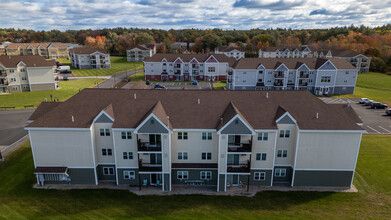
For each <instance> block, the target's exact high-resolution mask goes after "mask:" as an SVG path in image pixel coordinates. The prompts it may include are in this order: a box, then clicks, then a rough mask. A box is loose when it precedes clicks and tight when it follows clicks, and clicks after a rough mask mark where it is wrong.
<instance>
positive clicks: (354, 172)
mask: <svg viewBox="0 0 391 220" xmlns="http://www.w3.org/2000/svg"><path fill="white" fill-rule="evenodd" d="M361 138H362V134H361V135H360V140H359V142H358V147H357V154H356V160H355V161H354V169H353V174H352V180H351V181H350V188H351V187H352V185H353V179H354V174H356V165H357V159H358V153H359V152H360V147H361Z"/></svg>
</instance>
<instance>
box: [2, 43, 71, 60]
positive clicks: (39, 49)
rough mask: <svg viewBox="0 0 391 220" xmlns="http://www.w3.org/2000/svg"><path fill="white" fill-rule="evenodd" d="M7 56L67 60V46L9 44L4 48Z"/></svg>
mask: <svg viewBox="0 0 391 220" xmlns="http://www.w3.org/2000/svg"><path fill="white" fill-rule="evenodd" d="M5 52H6V55H7V56H15V55H39V56H42V57H45V58H47V59H56V58H68V57H69V50H68V46H67V45H64V44H62V43H11V44H8V45H6V46H5Z"/></svg>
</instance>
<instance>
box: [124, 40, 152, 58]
mask: <svg viewBox="0 0 391 220" xmlns="http://www.w3.org/2000/svg"><path fill="white" fill-rule="evenodd" d="M155 54H156V45H155V44H139V45H137V46H135V47H131V48H129V49H128V50H126V58H127V61H128V62H143V61H144V58H145V57H151V56H153V55H155Z"/></svg>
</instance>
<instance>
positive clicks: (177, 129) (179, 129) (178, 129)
mask: <svg viewBox="0 0 391 220" xmlns="http://www.w3.org/2000/svg"><path fill="white" fill-rule="evenodd" d="M172 131H204V132H208V131H209V132H213V131H216V129H201V128H200V129H198V128H194V129H193V128H189V129H182V128H175V129H172Z"/></svg>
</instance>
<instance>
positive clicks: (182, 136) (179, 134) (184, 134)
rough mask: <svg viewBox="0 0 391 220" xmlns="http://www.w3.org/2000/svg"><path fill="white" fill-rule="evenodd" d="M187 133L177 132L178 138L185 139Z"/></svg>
mask: <svg viewBox="0 0 391 220" xmlns="http://www.w3.org/2000/svg"><path fill="white" fill-rule="evenodd" d="M187 138H188V134H187V132H178V140H187Z"/></svg>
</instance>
